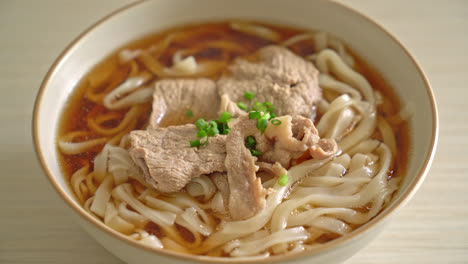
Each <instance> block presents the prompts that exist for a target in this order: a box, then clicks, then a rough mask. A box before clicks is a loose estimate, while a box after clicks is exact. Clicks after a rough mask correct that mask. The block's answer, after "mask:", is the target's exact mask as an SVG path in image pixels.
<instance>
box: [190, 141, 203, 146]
mask: <svg viewBox="0 0 468 264" xmlns="http://www.w3.org/2000/svg"><path fill="white" fill-rule="evenodd" d="M199 146H201V142H200V140H199V139H197V140H192V141H190V147H191V148H193V147H199Z"/></svg>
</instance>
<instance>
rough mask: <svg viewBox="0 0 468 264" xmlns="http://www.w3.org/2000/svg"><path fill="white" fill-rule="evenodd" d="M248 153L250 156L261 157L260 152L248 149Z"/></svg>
mask: <svg viewBox="0 0 468 264" xmlns="http://www.w3.org/2000/svg"><path fill="white" fill-rule="evenodd" d="M250 153H252V156H256V157H258V156H261V155H262V152H260V151H258V150H256V149H250Z"/></svg>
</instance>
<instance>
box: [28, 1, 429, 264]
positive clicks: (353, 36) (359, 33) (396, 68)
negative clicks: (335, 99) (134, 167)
mask: <svg viewBox="0 0 468 264" xmlns="http://www.w3.org/2000/svg"><path fill="white" fill-rule="evenodd" d="M229 18H233V19H235V18H242V19H250V20H256V21H265V22H272V23H274V24H275V23H276V24H284V25H291V26H297V27H300V28H308V29H314V30H321V31H325V32H329V33H331V34H333V35H335V36H337V37H338V38H340V39H342V40H344V41H345V42H346V44H347V45H349V47H350V48H351V49H352V50H354V51H355V52H356V53H357V54H358V55H359V56H360V57H362V58H363V59H364V60H365V61H366V62H367V63H368V64H370V65H371V66H373V67H374V68H375V69H376V70H377V71H378V72H379V73H380V74H381V75H382V76H383V77H384V78H385V79H386V81H387V82H388V83H389V84H390V85H391V86H392V87H393V89H394V92H395V93H396V94H397V95H398V97H399V98H400V101H401V103H402V105H405V106H407V109H409V113H410V118H409V121H408V123H409V131H410V133H409V134H410V135H409V136H410V138H409V151H408V162H407V168H406V173H405V175H404V177H403V181H402V182H401V186H400V188H399V190H398V191H397V192H396V194H395V195H394V198H393V199H392V201H391V202H390V203H389V205H388V206H387V207H386V208H385V209H384V210H383V211H382V212H380V213H379V214H378V215H377V216H376V217H374V218H373V219H372V220H370V221H369V222H368V223H366V224H364V225H363V226H361V227H359V228H358V229H356V230H354V231H353V232H351V233H349V234H347V235H344V236H343V237H341V238H338V239H335V240H332V241H331V242H328V243H326V244H324V245H322V246H319V247H317V248H314V249H311V250H308V251H305V252H301V253H297V254H286V255H278V256H271V257H268V258H266V259H255V258H253V259H252V258H245V259H240V258H215V257H207V256H196V255H188V254H181V253H174V252H172V251H168V250H164V249H155V248H151V247H149V246H146V245H143V244H141V243H138V242H136V241H133V240H131V239H129V238H128V237H126V236H125V235H123V234H120V233H119V232H117V231H114V230H113V229H111V228H109V227H107V226H106V225H104V224H103V223H102V222H101V221H99V220H98V219H96V218H94V217H93V216H91V215H90V214H88V213H87V212H86V211H85V210H84V209H83V208H82V207H81V206H80V204H79V203H78V201H77V200H76V198H75V197H74V195H73V193H72V191H71V189H70V188H69V185H68V183H67V181H66V179H65V177H64V175H63V173H62V171H61V168H60V166H59V162H58V160H59V156H58V155H59V154H58V151H57V147H56V138H57V131H58V129H57V127H58V122H59V117H60V115H61V112H62V110H63V108H64V106H65V105H66V102H67V98H68V97H69V96H70V94H71V93H72V90H73V89H74V87H75V86H76V85H77V83H78V82H79V80H80V79H81V78H82V77H83V76H84V75H85V74H86V73H87V72H88V71H89V70H90V69H91V68H92V67H93V66H94V65H96V64H97V63H99V62H100V61H102V60H103V59H104V58H105V57H106V56H108V55H109V54H110V53H111V52H113V51H115V50H116V49H118V48H119V47H121V46H123V45H124V44H126V43H128V42H130V41H132V40H135V39H139V38H141V37H143V36H146V35H149V34H151V33H154V32H157V31H160V30H163V29H166V28H169V27H172V26H175V25H184V24H186V23H193V22H200V21H218V20H226V19H229ZM437 126H438V119H437V110H436V104H435V100H434V96H433V94H432V91H431V88H430V85H429V83H428V81H427V79H426V77H425V75H424V73H423V71H422V70H421V68H420V67H419V65H418V64H417V62H416V61H415V60H414V58H413V57H412V56H411V54H410V53H409V52H408V51H407V50H406V49H405V47H404V46H403V45H402V44H401V43H400V42H399V41H398V40H397V39H396V38H395V37H394V36H392V35H391V34H390V33H388V32H387V31H386V30H384V29H383V28H382V27H380V26H379V25H377V24H376V23H375V22H374V21H372V20H371V19H369V18H367V17H365V16H364V15H362V14H360V13H358V12H356V11H354V10H352V9H350V8H348V7H346V6H344V5H342V4H339V3H335V2H333V1H310V0H294V1H282V0H257V1H248V0H238V1H218V0H198V1H190V0H179V1H169V0H158V1H143V2H138V3H136V4H132V5H129V6H126V7H124V8H122V9H120V10H118V11H116V12H114V13H112V14H111V15H109V16H107V17H106V18H104V19H102V20H101V21H99V22H98V23H96V24H95V25H94V26H92V27H91V28H89V29H88V30H87V31H85V32H84V33H83V34H82V35H80V36H79V37H78V38H77V39H76V40H75V41H74V42H73V43H71V45H70V46H69V47H68V48H67V49H66V50H65V51H64V52H63V53H62V55H60V57H59V58H58V59H57V61H56V62H55V63H54V65H53V66H52V68H51V69H50V71H49V72H48V74H47V76H46V77H45V79H44V82H43V84H42V86H41V88H40V91H39V94H38V96H37V100H36V105H35V108H34V120H33V137H34V143H35V147H36V152H37V155H38V157H39V160H40V162H41V164H42V167H43V169H44V171H45V174H46V175H47V177H48V179H49V180H50V182H51V184H52V185H53V187H54V188H55V190H56V191H57V193H58V195H59V197H60V199H62V200H63V201H64V202H65V204H66V205H67V206H68V208H71V209H72V210H70V212H73V215H75V216H76V219H77V221H78V222H79V223H80V224H81V225H82V226H83V228H84V229H85V230H86V231H87V232H88V233H89V234H90V235H91V236H92V237H94V238H95V239H96V240H97V241H98V242H99V243H100V244H102V245H103V246H104V247H105V248H106V249H107V250H109V251H110V252H112V253H113V254H115V255H116V256H118V257H119V258H121V259H122V260H124V261H126V262H128V263H139V264H141V263H184V262H186V261H188V262H190V263H196V262H197V263H254V262H255V263H316V264H319V263H327V264H330V263H340V262H343V261H344V260H346V259H347V258H349V257H350V256H352V255H353V254H355V253H356V252H357V251H358V250H360V249H361V248H363V247H364V246H365V245H367V244H368V243H369V242H370V241H371V240H372V239H374V238H375V237H376V236H377V234H378V233H379V232H380V231H381V230H382V229H383V227H384V226H385V224H386V223H387V222H388V221H389V220H390V218H391V215H392V214H393V213H394V212H395V211H397V209H399V208H401V207H402V206H403V205H404V204H405V203H406V202H408V200H409V199H411V197H412V196H413V195H414V194H415V192H416V191H417V189H418V188H419V186H420V185H421V183H422V182H423V180H424V177H425V176H426V174H427V172H428V169H429V167H430V164H431V162H432V159H433V155H434V152H435V148H436V143H437V134H438V127H437Z"/></svg>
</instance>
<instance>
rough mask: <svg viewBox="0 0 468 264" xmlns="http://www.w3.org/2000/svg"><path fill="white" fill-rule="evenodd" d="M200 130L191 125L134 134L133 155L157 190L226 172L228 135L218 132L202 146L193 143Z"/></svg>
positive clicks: (172, 190) (132, 133)
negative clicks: (214, 173) (191, 145)
mask: <svg viewBox="0 0 468 264" xmlns="http://www.w3.org/2000/svg"><path fill="white" fill-rule="evenodd" d="M196 132H197V128H196V127H195V126H194V125H191V124H190V125H183V126H171V127H167V128H155V129H152V130H139V131H132V132H131V133H130V144H131V148H130V150H129V152H130V155H131V156H132V158H133V160H134V161H135V162H136V163H137V164H138V165H139V166H140V167H141V168H142V169H143V171H144V174H145V179H146V181H147V182H148V183H149V184H151V185H152V186H153V187H154V188H155V189H156V190H159V191H161V192H175V191H178V190H180V189H182V188H183V187H184V186H185V185H186V184H187V183H188V182H189V181H190V180H191V179H192V178H194V177H199V176H200V175H203V174H210V173H213V172H217V171H218V172H222V171H226V168H225V166H224V160H225V159H226V147H225V142H226V136H224V135H216V136H215V137H212V138H210V140H209V144H208V145H206V146H204V147H202V148H199V149H198V148H192V147H190V144H189V141H190V140H194V139H196Z"/></svg>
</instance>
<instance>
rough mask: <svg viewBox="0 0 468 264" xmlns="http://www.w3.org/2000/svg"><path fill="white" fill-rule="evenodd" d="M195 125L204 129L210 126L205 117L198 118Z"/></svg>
mask: <svg viewBox="0 0 468 264" xmlns="http://www.w3.org/2000/svg"><path fill="white" fill-rule="evenodd" d="M195 126H196V127H197V128H198V129H199V130H203V129H206V128H207V127H208V123H206V121H205V119H203V118H200V119H198V120H197V122H195Z"/></svg>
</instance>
